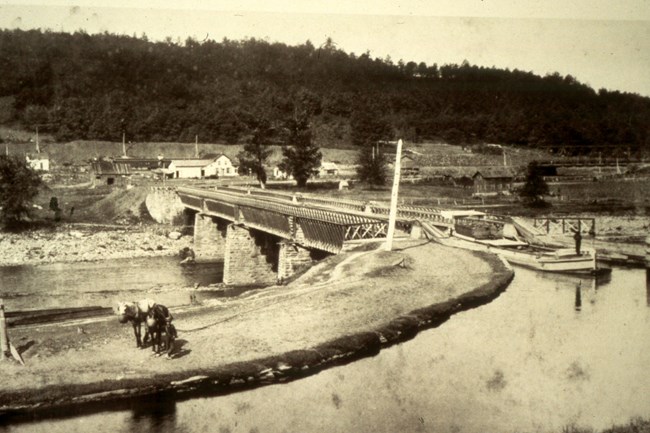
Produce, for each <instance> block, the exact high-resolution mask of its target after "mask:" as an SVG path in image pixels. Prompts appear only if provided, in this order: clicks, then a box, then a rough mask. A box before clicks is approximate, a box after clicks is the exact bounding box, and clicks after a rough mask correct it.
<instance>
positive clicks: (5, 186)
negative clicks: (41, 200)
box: [0, 156, 43, 225]
mask: <svg viewBox="0 0 650 433" xmlns="http://www.w3.org/2000/svg"><path fill="white" fill-rule="evenodd" d="M42 183H43V181H42V180H41V178H40V176H39V175H38V174H37V173H36V171H34V170H33V169H32V168H31V167H30V166H28V165H27V162H26V161H24V160H23V159H21V158H18V157H15V156H0V206H1V207H2V210H1V211H0V216H1V217H2V219H3V220H4V221H5V223H7V224H9V225H11V224H15V223H17V222H19V221H20V220H22V219H23V218H24V217H25V216H28V215H29V202H30V201H31V200H32V199H33V198H34V197H36V195H37V194H38V189H39V187H40V186H41V185H42Z"/></svg>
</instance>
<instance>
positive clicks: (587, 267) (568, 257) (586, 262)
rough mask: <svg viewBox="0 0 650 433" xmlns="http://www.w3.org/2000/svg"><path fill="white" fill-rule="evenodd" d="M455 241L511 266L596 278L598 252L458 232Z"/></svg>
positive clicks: (455, 234) (454, 236)
mask: <svg viewBox="0 0 650 433" xmlns="http://www.w3.org/2000/svg"><path fill="white" fill-rule="evenodd" d="M453 238H454V239H455V240H458V241H459V245H458V246H461V247H463V246H465V247H470V249H472V248H471V246H474V248H473V249H477V250H484V251H490V252H493V253H495V254H499V255H501V256H502V257H503V258H504V259H506V260H507V261H508V262H509V263H511V264H514V265H519V266H525V267H528V268H533V269H536V270H538V271H544V272H562V273H584V274H590V275H595V274H596V273H597V272H598V269H599V268H598V267H597V265H596V251H595V250H593V249H583V250H581V251H580V254H577V253H576V251H575V250H573V249H570V248H556V249H553V248H541V247H534V246H531V245H529V244H527V243H525V242H522V241H517V240H510V239H506V238H502V239H476V238H471V237H469V236H464V235H462V234H459V233H454V235H453Z"/></svg>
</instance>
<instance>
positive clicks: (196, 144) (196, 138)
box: [194, 134, 199, 158]
mask: <svg viewBox="0 0 650 433" xmlns="http://www.w3.org/2000/svg"><path fill="white" fill-rule="evenodd" d="M194 156H195V157H196V158H198V157H199V134H196V135H195V136H194Z"/></svg>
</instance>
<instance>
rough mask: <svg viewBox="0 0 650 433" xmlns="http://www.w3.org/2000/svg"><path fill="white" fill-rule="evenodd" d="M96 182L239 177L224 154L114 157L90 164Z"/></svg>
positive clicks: (235, 168)
mask: <svg viewBox="0 0 650 433" xmlns="http://www.w3.org/2000/svg"><path fill="white" fill-rule="evenodd" d="M91 165H92V170H93V173H94V176H95V179H96V180H100V181H101V182H102V183H104V182H105V183H106V184H107V185H113V184H115V183H122V182H123V181H124V179H130V178H131V177H133V176H138V175H139V176H143V177H160V178H165V179H204V178H220V177H234V176H238V173H237V168H238V165H237V164H236V163H233V161H232V160H231V159H230V158H229V157H228V156H226V155H224V154H219V155H217V156H214V157H208V158H205V157H204V158H194V159H187V158H174V159H170V158H163V157H162V156H159V157H158V158H113V159H108V160H103V159H100V160H96V161H93V162H92V163H91Z"/></svg>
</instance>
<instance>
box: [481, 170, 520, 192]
mask: <svg viewBox="0 0 650 433" xmlns="http://www.w3.org/2000/svg"><path fill="white" fill-rule="evenodd" d="M514 179H515V172H514V170H513V169H512V167H482V168H481V169H479V170H477V171H476V172H475V173H474V175H473V176H472V180H473V181H474V192H476V193H487V192H500V191H509V190H511V189H512V184H513V182H514Z"/></svg>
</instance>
